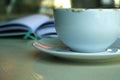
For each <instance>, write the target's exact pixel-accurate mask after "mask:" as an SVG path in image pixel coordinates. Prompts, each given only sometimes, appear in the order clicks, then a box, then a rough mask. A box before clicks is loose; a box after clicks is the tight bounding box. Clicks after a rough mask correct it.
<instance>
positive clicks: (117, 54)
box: [33, 38, 120, 60]
mask: <svg viewBox="0 0 120 80" xmlns="http://www.w3.org/2000/svg"><path fill="white" fill-rule="evenodd" d="M119 45H120V40H117V41H116V42H115V43H114V44H113V45H112V46H111V47H109V48H108V49H107V50H106V51H105V52H99V53H80V52H74V51H71V50H70V49H69V48H68V47H66V46H65V45H64V44H63V43H62V42H61V41H60V40H59V39H58V38H43V39H41V40H38V41H35V42H34V43H33V46H34V47H35V48H37V49H38V50H40V51H43V52H45V53H47V54H51V55H54V56H57V57H62V58H67V59H77V60H78V59H80V60H105V59H114V58H120V49H119V48H120V47H119Z"/></svg>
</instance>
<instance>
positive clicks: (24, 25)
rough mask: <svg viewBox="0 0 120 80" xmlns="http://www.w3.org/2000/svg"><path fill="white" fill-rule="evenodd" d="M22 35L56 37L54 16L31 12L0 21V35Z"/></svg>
mask: <svg viewBox="0 0 120 80" xmlns="http://www.w3.org/2000/svg"><path fill="white" fill-rule="evenodd" d="M12 36H23V38H24V39H27V38H32V39H36V38H42V37H57V34H56V30H55V25H54V18H50V17H48V16H46V15H42V14H33V15H29V16H25V17H22V18H18V19H14V20H11V21H6V22H1V23H0V37H12Z"/></svg>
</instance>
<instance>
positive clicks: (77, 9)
mask: <svg viewBox="0 0 120 80" xmlns="http://www.w3.org/2000/svg"><path fill="white" fill-rule="evenodd" d="M55 10H60V11H64V10H66V11H72V12H81V11H88V10H96V11H102V10H105V11H120V8H55V9H54V11H55Z"/></svg>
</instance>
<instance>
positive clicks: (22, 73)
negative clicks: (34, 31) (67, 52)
mask: <svg viewBox="0 0 120 80" xmlns="http://www.w3.org/2000/svg"><path fill="white" fill-rule="evenodd" d="M33 42H34V41H33V40H22V39H3V38H2V39H0V80H120V59H116V60H111V61H109V62H107V61H106V62H104V61H103V62H79V61H78V62H77V61H70V60H65V59H60V58H57V57H54V56H51V55H47V54H45V53H43V52H40V51H38V50H37V49H36V48H34V47H33V46H32V43H33Z"/></svg>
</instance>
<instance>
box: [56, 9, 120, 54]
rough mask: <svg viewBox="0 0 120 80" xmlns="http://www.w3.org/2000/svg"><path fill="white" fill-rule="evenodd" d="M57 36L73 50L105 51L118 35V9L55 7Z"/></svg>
mask: <svg viewBox="0 0 120 80" xmlns="http://www.w3.org/2000/svg"><path fill="white" fill-rule="evenodd" d="M54 17H55V25H56V31H57V33H58V36H59V38H60V39H61V40H62V41H63V43H64V44H66V45H67V46H68V47H70V48H71V49H72V50H74V51H78V52H85V53H93V52H94V53H95V52H101V51H105V49H106V48H108V47H109V46H110V45H111V44H112V43H113V42H114V41H115V40H116V39H117V36H118V30H119V27H120V9H55V10H54Z"/></svg>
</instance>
